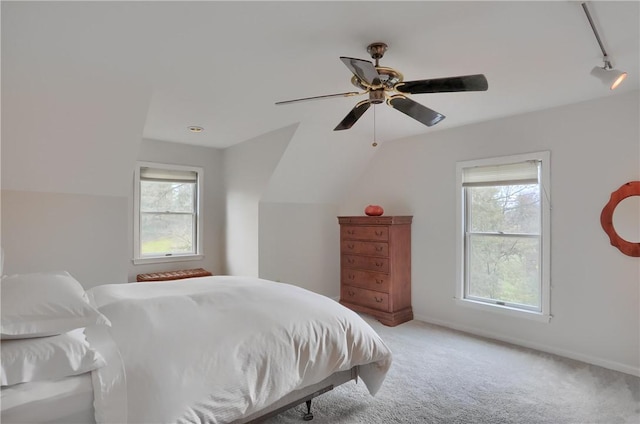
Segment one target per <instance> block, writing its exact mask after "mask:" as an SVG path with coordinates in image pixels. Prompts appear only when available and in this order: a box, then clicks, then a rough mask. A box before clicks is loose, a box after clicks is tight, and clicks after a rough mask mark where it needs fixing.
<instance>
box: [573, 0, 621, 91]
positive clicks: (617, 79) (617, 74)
mask: <svg viewBox="0 0 640 424" xmlns="http://www.w3.org/2000/svg"><path fill="white" fill-rule="evenodd" d="M582 9H584V13H585V14H586V15H587V19H588V20H589V24H590V25H591V29H592V30H593V34H594V35H595V36H596V40H597V41H598V45H599V46H600V50H602V56H603V57H602V61H603V62H604V66H602V67H600V66H596V67H594V68H593V69H592V70H591V75H593V76H594V77H596V78H598V79H599V80H600V81H602V83H603V84H604V85H606V86H607V87H609V89H610V90H615V89H616V88H617V87H618V86H619V85H620V84H621V83H622V81H624V79H625V78H626V77H627V73H626V72H623V71H618V70H616V69H614V68H613V66H612V65H611V61H610V60H609V56H608V55H607V52H606V51H605V49H604V46H603V44H602V40H601V39H600V35H599V34H598V31H597V30H596V26H595V24H594V23H593V19H591V14H590V13H589V9H587V4H586V3H582Z"/></svg>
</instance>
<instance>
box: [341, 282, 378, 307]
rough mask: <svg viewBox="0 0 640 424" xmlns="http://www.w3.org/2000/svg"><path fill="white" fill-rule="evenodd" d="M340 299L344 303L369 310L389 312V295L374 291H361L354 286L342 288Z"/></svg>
mask: <svg viewBox="0 0 640 424" xmlns="http://www.w3.org/2000/svg"><path fill="white" fill-rule="evenodd" d="M340 299H341V300H342V301H343V302H349V303H355V304H356V305H361V306H366V307H368V308H373V309H379V310H381V311H388V310H389V295H388V294H387V293H381V292H377V291H374V290H367V289H361V288H358V287H353V286H342V290H341V291H340Z"/></svg>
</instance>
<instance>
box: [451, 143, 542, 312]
mask: <svg viewBox="0 0 640 424" xmlns="http://www.w3.org/2000/svg"><path fill="white" fill-rule="evenodd" d="M548 168H549V152H541V153H532V154H526V155H518V156H509V157H501V158H494V159H483V160H477V161H467V162H459V163H458V164H457V177H458V190H459V191H460V192H459V196H458V199H459V207H458V217H459V219H458V259H459V260H458V288H457V296H456V297H457V299H458V300H459V301H460V302H461V303H462V304H464V305H470V306H475V307H479V308H482V309H485V310H493V311H499V312H504V313H508V314H511V315H518V316H523V317H529V318H534V319H539V320H542V321H548V320H549V318H550V315H549V298H550V294H549V287H550V285H549V258H550V254H549V234H550V231H549V215H550V214H549V190H548V187H549V184H548V179H549V169H548Z"/></svg>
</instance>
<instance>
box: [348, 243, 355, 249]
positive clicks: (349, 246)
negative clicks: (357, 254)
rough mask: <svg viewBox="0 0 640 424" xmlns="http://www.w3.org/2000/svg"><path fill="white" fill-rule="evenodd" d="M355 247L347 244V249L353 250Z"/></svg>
mask: <svg viewBox="0 0 640 424" xmlns="http://www.w3.org/2000/svg"><path fill="white" fill-rule="evenodd" d="M354 247H355V246H354V245H353V244H347V248H349V249H353V248H354Z"/></svg>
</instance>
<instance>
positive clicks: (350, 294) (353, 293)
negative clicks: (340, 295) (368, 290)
mask: <svg viewBox="0 0 640 424" xmlns="http://www.w3.org/2000/svg"><path fill="white" fill-rule="evenodd" d="M347 293H348V294H349V296H355V294H356V292H354V291H353V290H348V291H347Z"/></svg>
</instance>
